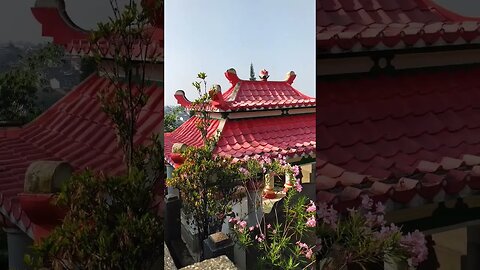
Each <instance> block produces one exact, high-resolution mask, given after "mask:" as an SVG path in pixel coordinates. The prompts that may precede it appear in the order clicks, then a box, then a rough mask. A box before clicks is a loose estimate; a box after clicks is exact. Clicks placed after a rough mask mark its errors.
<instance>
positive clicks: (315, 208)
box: [307, 200, 317, 213]
mask: <svg viewBox="0 0 480 270" xmlns="http://www.w3.org/2000/svg"><path fill="white" fill-rule="evenodd" d="M315 211H317V207H316V206H315V202H313V201H312V200H310V204H309V205H308V207H307V212H309V213H313V212H315Z"/></svg>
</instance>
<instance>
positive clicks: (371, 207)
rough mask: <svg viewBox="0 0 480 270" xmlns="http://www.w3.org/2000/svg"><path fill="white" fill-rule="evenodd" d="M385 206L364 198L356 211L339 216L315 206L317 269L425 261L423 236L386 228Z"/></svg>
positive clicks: (425, 253) (425, 249)
mask: <svg viewBox="0 0 480 270" xmlns="http://www.w3.org/2000/svg"><path fill="white" fill-rule="evenodd" d="M384 215H385V207H384V206H383V204H382V203H381V202H377V203H374V202H373V200H372V199H371V198H369V197H368V196H364V197H363V198H362V204H361V206H360V207H359V208H358V209H348V215H346V216H343V217H342V216H341V215H339V214H338V212H337V211H336V210H335V209H334V208H333V207H332V206H327V205H326V204H319V206H318V211H317V217H318V219H319V226H318V227H317V236H318V238H319V239H321V241H322V245H321V247H320V246H319V248H318V249H319V256H320V257H321V258H323V263H322V268H321V269H340V270H341V269H348V268H349V267H354V266H359V267H361V268H362V269H368V268H369V266H372V265H375V264H379V263H383V262H389V263H396V262H399V261H407V262H408V265H409V266H410V267H416V266H418V265H419V263H421V262H422V261H424V260H425V259H426V258H427V255H428V250H427V247H426V241H425V237H424V235H423V234H422V233H420V232H419V231H415V232H413V233H408V234H406V235H403V234H402V232H401V231H400V229H399V228H398V227H397V226H395V224H390V225H387V224H386V221H385V219H384Z"/></svg>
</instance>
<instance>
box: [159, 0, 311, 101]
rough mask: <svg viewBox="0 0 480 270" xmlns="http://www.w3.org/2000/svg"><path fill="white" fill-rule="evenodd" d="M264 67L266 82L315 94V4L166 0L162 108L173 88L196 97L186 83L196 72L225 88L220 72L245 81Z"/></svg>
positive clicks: (275, 0)
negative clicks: (289, 82) (288, 79)
mask: <svg viewBox="0 0 480 270" xmlns="http://www.w3.org/2000/svg"><path fill="white" fill-rule="evenodd" d="M250 62H253V65H254V68H255V73H256V74H257V75H258V72H259V71H260V70H261V69H263V68H265V69H267V70H268V71H269V73H270V80H283V79H284V78H285V76H286V74H287V72H289V71H290V70H293V71H295V73H296V74H297V78H296V80H295V82H294V84H293V86H294V87H296V88H297V89H298V90H300V91H302V92H303V93H305V94H308V95H311V96H314V95H315V1H314V0H301V1H293V0H243V1H231V0H230V1H228V0H208V1H199V0H175V1H165V105H174V104H176V100H175V98H174V97H173V95H174V93H175V91H176V90H178V89H182V90H184V91H185V92H186V95H187V97H188V98H190V99H194V98H196V97H197V96H196V94H195V91H194V89H193V87H192V85H191V83H192V81H194V80H195V78H196V74H197V73H198V72H200V71H203V72H206V73H207V75H208V78H207V80H208V84H209V85H212V84H220V85H221V87H222V91H226V90H227V89H228V88H229V87H230V83H229V82H228V81H227V79H226V78H225V77H224V75H223V73H224V72H225V71H226V70H227V69H229V68H232V67H233V68H235V69H236V71H237V74H238V75H239V77H240V78H241V79H248V78H249V75H250Z"/></svg>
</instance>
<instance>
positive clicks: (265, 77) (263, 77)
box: [258, 69, 270, 82]
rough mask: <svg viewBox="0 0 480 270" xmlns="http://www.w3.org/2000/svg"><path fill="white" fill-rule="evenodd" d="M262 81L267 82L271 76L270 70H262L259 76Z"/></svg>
mask: <svg viewBox="0 0 480 270" xmlns="http://www.w3.org/2000/svg"><path fill="white" fill-rule="evenodd" d="M258 77H260V79H261V80H262V81H265V82H266V81H267V80H268V78H269V77H270V75H268V70H266V69H262V70H260V73H259V76H258Z"/></svg>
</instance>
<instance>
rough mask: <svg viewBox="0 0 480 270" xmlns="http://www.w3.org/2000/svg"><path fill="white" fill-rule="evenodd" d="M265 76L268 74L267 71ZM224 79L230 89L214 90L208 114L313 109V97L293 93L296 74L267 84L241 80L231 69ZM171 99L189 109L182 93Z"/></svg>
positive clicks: (297, 92)
mask: <svg viewBox="0 0 480 270" xmlns="http://www.w3.org/2000/svg"><path fill="white" fill-rule="evenodd" d="M267 76H268V72H267ZM225 77H226V78H227V79H228V81H229V82H230V84H231V86H230V88H229V89H228V90H227V91H226V92H225V93H222V92H221V89H220V86H217V87H216V89H215V90H214V91H215V92H214V94H213V95H214V97H213V102H212V103H211V106H210V107H209V108H208V110H209V111H212V112H218V111H223V112H229V111H254V110H272V109H290V108H306V107H315V104H316V101H315V98H312V97H309V96H307V95H305V94H303V93H301V92H300V91H298V90H296V89H295V88H294V87H293V86H292V84H293V82H294V80H295V78H296V74H295V72H293V71H290V72H289V73H288V74H287V78H286V79H285V80H284V81H268V79H263V80H258V81H250V80H241V79H240V78H239V77H238V76H237V73H236V71H235V69H233V68H232V69H229V70H227V71H226V72H225ZM175 98H176V99H177V101H178V103H179V104H180V105H182V106H184V107H186V108H190V107H191V102H190V101H189V100H188V99H187V98H186V97H185V93H184V92H183V91H181V90H180V91H177V93H176V94H175Z"/></svg>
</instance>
